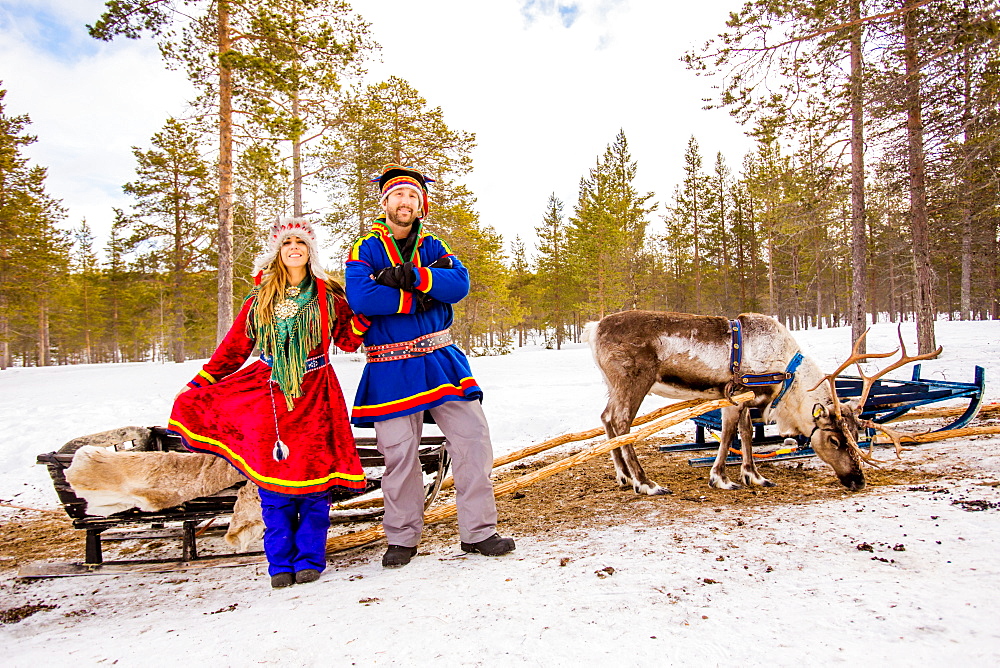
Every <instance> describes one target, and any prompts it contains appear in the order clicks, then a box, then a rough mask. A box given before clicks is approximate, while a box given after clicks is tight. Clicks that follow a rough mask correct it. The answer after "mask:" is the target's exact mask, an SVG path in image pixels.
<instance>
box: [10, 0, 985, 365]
mask: <svg viewBox="0 0 1000 668" xmlns="http://www.w3.org/2000/svg"><path fill="white" fill-rule="evenodd" d="M734 6H735V7H738V11H734V12H733V13H732V14H731V15H730V17H729V20H728V21H727V22H726V23H725V24H720V25H718V26H717V30H716V34H715V35H706V36H704V37H705V38H706V39H704V40H703V43H702V44H701V45H700V46H699V47H697V48H694V49H691V50H689V51H687V52H686V53H684V54H683V58H682V60H683V63H684V66H685V67H686V68H688V69H689V70H690V72H691V75H692V76H698V77H705V78H707V79H708V80H709V81H710V82H711V83H712V84H713V88H712V90H713V91H714V95H713V97H711V98H710V99H707V100H706V101H705V105H706V107H707V108H712V109H721V110H725V112H728V113H730V114H732V116H733V117H735V118H736V119H738V120H739V122H740V123H741V124H742V127H743V128H744V130H745V132H746V133H747V134H748V135H749V136H751V137H752V138H753V142H754V143H753V149H752V150H751V151H750V152H748V153H747V154H746V155H743V156H723V155H722V154H721V153H719V154H716V155H703V154H702V152H701V150H700V148H699V138H698V137H697V136H690V137H689V139H688V141H687V145H686V150H685V151H684V152H683V154H679V155H675V156H663V159H664V160H671V161H675V162H676V164H678V165H680V166H681V167H682V168H683V171H682V172H680V173H682V174H683V179H682V180H681V181H680V182H678V183H675V184H663V190H662V192H640V190H639V189H638V187H637V186H636V175H637V174H638V173H639V172H640V171H641V170H642V169H643V165H642V164H639V163H638V162H637V160H635V159H634V158H633V155H632V152H631V150H630V146H629V140H628V138H627V137H626V134H625V132H624V131H621V132H619V133H618V134H617V135H615V136H611V137H607V138H606V149H605V150H604V152H603V153H601V154H599V155H595V156H594V158H593V161H592V162H590V163H589V164H581V165H580V166H579V173H578V174H576V175H573V176H574V177H578V178H579V185H578V188H577V193H576V197H575V199H574V200H569V201H563V200H562V199H560V198H559V197H557V196H556V195H555V194H552V196H551V197H550V198H549V200H548V202H547V203H546V204H545V206H544V207H541V208H540V209H539V210H538V212H537V220H536V223H535V226H534V227H535V232H536V237H535V238H534V239H530V240H524V239H521V238H520V237H511V236H505V235H502V234H501V232H499V231H497V230H495V229H493V228H491V227H490V226H488V225H485V224H483V223H482V222H481V220H480V212H478V211H477V209H476V194H475V193H474V192H472V191H471V190H470V189H469V188H468V186H467V185H466V184H465V179H466V177H467V176H468V174H469V173H470V172H471V171H472V170H473V169H474V167H475V165H474V164H473V161H472V157H471V156H472V152H473V149H474V148H475V147H476V141H477V140H476V135H475V131H476V128H474V127H468V128H457V127H452V126H451V125H450V124H449V121H448V110H447V109H442V108H441V107H439V106H436V105H435V104H434V101H433V100H428V99H425V98H424V97H423V95H422V94H421V92H420V91H418V90H416V89H415V88H414V87H413V86H412V85H411V83H409V82H408V81H406V80H404V79H402V78H399V77H394V76H391V77H388V78H386V79H385V80H383V81H379V82H376V83H372V82H370V81H369V80H367V79H365V78H364V75H365V73H366V65H367V63H368V62H369V61H370V59H371V58H373V57H374V56H375V55H376V53H377V51H378V48H379V47H378V44H377V37H378V36H377V35H375V34H373V32H372V30H371V26H370V25H369V24H368V23H366V22H365V20H364V19H363V17H362V16H360V15H358V14H357V13H356V12H355V11H354V9H352V7H351V6H350V5H349V4H348V3H347V2H343V1H341V0H255V1H253V2H250V1H248V0H172V1H166V0H111V1H109V2H107V4H106V6H105V11H104V13H103V14H101V15H100V16H94V17H93V23H92V24H91V25H90V26H88V29H89V31H90V35H91V36H92V37H93V38H94V39H95V40H104V41H112V40H120V39H142V40H155V41H156V43H157V44H158V45H159V47H160V49H161V52H162V54H163V58H164V59H166V60H167V61H168V62H169V65H170V66H171V67H174V68H178V69H180V70H182V71H183V72H185V73H186V74H187V76H188V78H189V79H190V81H191V82H192V83H193V84H194V85H195V87H196V90H197V91H198V96H197V97H196V98H195V99H194V100H193V101H192V102H191V104H190V108H189V109H188V110H187V113H186V114H185V115H184V117H183V118H175V117H167V118H163V120H162V124H161V126H160V129H159V130H158V131H157V132H156V133H155V134H153V135H152V136H151V137H149V138H148V139H147V140H146V141H145V143H144V144H142V145H141V146H137V147H135V148H134V149H133V158H134V166H135V178H134V180H132V181H130V182H128V183H122V184H120V185H121V188H122V191H123V192H124V193H125V194H126V195H127V197H128V201H129V202H130V206H128V207H123V208H121V209H116V210H114V211H110V212H108V216H109V219H112V218H113V220H114V223H113V226H112V228H111V233H110V236H109V237H108V239H107V241H106V243H104V242H103V240H102V242H101V243H98V242H97V241H96V239H95V235H94V234H93V232H92V230H91V228H90V227H89V225H88V223H87V221H86V220H68V216H67V214H66V211H65V209H64V208H63V206H62V204H61V202H60V193H58V192H52V191H50V189H49V188H48V186H47V184H46V168H45V166H44V165H38V164H33V163H32V161H31V160H29V159H28V158H27V157H26V155H25V148H26V147H27V146H28V145H30V144H31V143H33V142H35V141H36V140H37V137H36V136H34V135H33V134H32V124H31V119H30V113H27V114H20V115H17V114H14V113H12V112H10V111H9V109H8V105H6V104H5V103H4V96H5V94H6V92H7V91H6V90H5V88H6V87H5V86H4V85H3V83H2V82H0V369H2V368H6V367H8V366H42V365H54V364H73V363H98V362H131V361H148V360H157V361H162V360H169V361H183V360H185V359H191V358H201V357H206V356H208V355H210V354H211V352H212V351H213V350H214V348H215V346H216V343H217V341H218V340H219V338H220V337H221V336H222V335H223V334H224V333H225V332H226V331H227V330H228V328H229V326H230V324H231V323H232V320H233V315H234V312H235V309H238V307H239V305H240V304H241V303H242V300H243V298H244V297H245V296H246V294H247V293H248V292H249V290H250V287H251V278H250V270H251V266H252V263H253V258H254V256H255V255H256V254H257V253H258V252H259V251H260V243H261V240H262V239H263V236H264V233H265V231H266V230H267V229H268V228H269V227H270V224H271V222H272V221H273V220H274V218H275V217H276V216H278V215H302V214H303V212H304V207H305V206H306V204H305V201H306V200H308V199H309V198H310V197H313V198H315V197H320V198H321V199H322V204H321V205H320V206H318V207H313V208H314V209H318V210H319V211H320V212H321V213H320V214H319V215H318V216H313V218H314V220H317V221H319V222H320V224H321V225H322V226H323V227H324V236H325V238H326V239H327V240H329V241H330V245H328V248H327V249H326V253H325V254H326V257H327V259H328V262H329V264H330V266H328V269H329V270H330V271H331V273H334V274H335V275H336V274H337V273H338V272H340V271H342V262H341V261H340V260H341V258H343V257H344V256H345V254H346V249H347V248H349V247H350V245H351V244H352V243H353V241H354V240H355V239H356V238H358V236H359V235H360V234H362V233H364V232H365V231H366V230H367V229H368V227H369V225H370V222H371V220H372V219H373V218H374V217H376V215H378V214H379V213H380V212H381V211H380V209H379V207H378V200H377V197H376V193H375V190H374V188H373V187H372V185H371V184H370V183H369V180H370V179H371V178H372V176H374V175H375V174H376V173H377V172H378V170H379V168H380V167H381V165H383V164H386V163H389V162H397V163H402V164H410V165H415V166H418V167H419V168H421V169H422V170H423V171H425V172H426V173H427V174H429V175H432V176H433V177H434V178H435V179H437V181H436V183H435V184H434V187H433V190H432V192H431V197H432V205H431V211H430V214H429V216H428V217H427V219H426V225H427V227H428V228H430V229H432V230H433V231H435V232H436V233H438V234H440V236H442V237H443V238H445V239H446V240H447V241H448V242H449V244H450V245H451V247H452V249H453V250H454V252H455V253H456V255H458V256H459V257H460V258H461V259H462V261H463V263H464V264H465V265H466V266H467V267H468V268H469V271H470V274H471V276H472V291H471V293H470V295H469V297H468V298H467V299H465V300H464V301H463V302H461V303H460V304H459V305H457V306H456V318H455V326H454V327H453V328H452V332H453V334H454V335H455V336H456V340H457V341H458V342H459V344H460V345H461V346H462V347H463V348H464V349H465V350H467V351H469V352H471V353H472V354H503V353H504V352H509V351H511V350H512V349H513V348H514V347H516V346H519V345H524V344H526V343H528V342H529V341H532V342H535V343H538V342H544V343H545V345H548V346H551V347H553V348H557V347H560V346H562V345H563V344H565V343H567V342H573V341H578V340H579V336H580V333H581V330H582V327H583V325H584V324H585V323H586V322H588V321H590V320H594V319H597V318H600V317H603V316H605V315H607V314H609V313H614V312H617V311H621V310H626V309H652V310H668V311H683V312H689V313H700V314H709V315H726V316H730V317H732V316H735V315H737V314H739V313H741V312H747V311H754V312H760V313H766V314H770V315H773V316H775V317H777V318H778V319H779V320H781V321H782V322H783V323H785V324H786V325H787V326H788V327H790V328H792V329H800V328H806V327H833V326H846V325H849V326H851V327H852V329H853V332H854V333H855V336H857V335H859V334H860V333H861V332H863V331H864V329H865V328H866V327H867V324H868V323H871V322H875V321H893V322H896V321H910V322H915V323H916V327H917V335H918V344H919V347H920V351H919V352H927V351H930V350H933V348H934V347H935V345H936V344H935V339H934V322H935V321H936V320H940V319H963V320H967V319H996V318H998V317H1000V274H998V271H1000V252H998V251H1000V248H998V244H1000V237H998V234H1000V5H998V3H997V2H996V1H995V0H786V1H783V2H777V1H775V0H749V1H748V2H746V3H745V4H743V5H742V6H740V5H734ZM180 9H183V12H181V11H179V10H180ZM665 57H666V56H665ZM671 57H676V56H671ZM2 76H3V75H2V72H0V78H2ZM597 83H598V85H599V82H597ZM626 103H627V101H623V104H626ZM706 113H707V112H706ZM670 131H672V132H680V133H684V134H685V135H689V134H690V133H685V132H684V128H683V127H672V128H671V129H670ZM310 193H311V194H310ZM56 286H58V288H59V289H54V288H55V287H56Z"/></svg>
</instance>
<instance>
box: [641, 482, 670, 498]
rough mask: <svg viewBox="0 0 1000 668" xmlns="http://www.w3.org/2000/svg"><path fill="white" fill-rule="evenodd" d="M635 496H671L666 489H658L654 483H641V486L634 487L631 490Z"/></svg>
mask: <svg viewBox="0 0 1000 668" xmlns="http://www.w3.org/2000/svg"><path fill="white" fill-rule="evenodd" d="M632 489H633V491H634V492H635V493H636V494H644V495H646V496H663V495H665V494H673V492H671V491H670V490H669V489H667V488H666V487H660V486H659V485H657V484H656V483H655V482H654V483H652V484H649V483H642V484H641V485H636V486H635V487H633V488H632Z"/></svg>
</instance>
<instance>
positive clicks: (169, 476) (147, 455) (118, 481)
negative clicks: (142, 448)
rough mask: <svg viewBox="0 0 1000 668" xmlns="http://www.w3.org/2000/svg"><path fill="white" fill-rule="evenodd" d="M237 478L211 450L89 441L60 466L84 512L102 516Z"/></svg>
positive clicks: (205, 491) (183, 497) (165, 503)
mask: <svg viewBox="0 0 1000 668" xmlns="http://www.w3.org/2000/svg"><path fill="white" fill-rule="evenodd" d="M243 479H244V478H243V476H242V475H241V474H240V472H239V471H237V470H236V469H234V468H233V467H232V466H230V465H229V464H228V463H227V462H226V461H225V460H223V459H220V458H218V457H214V456H212V455H203V454H196V453H184V452H129V451H117V452H116V451H114V450H110V449H108V448H102V447H98V446H93V445H88V446H84V447H82V448H80V449H79V450H77V451H76V453H75V454H74V455H73V463H72V465H70V467H69V468H68V469H66V481H67V482H69V484H70V485H71V486H72V487H73V491H74V492H76V495H77V496H79V497H80V498H82V499H85V500H86V501H87V513H89V514H91V515H103V516H107V515H111V514H113V513H117V512H121V511H123V510H128V509H129V508H138V509H139V510H143V511H146V512H156V511H158V510H163V509H164V508H171V507H173V506H176V505H178V504H181V503H184V502H185V501H189V500H191V499H195V498H198V497H200V496H209V495H211V494H215V493H216V492H219V491H221V490H223V489H225V488H227V487H231V486H233V485H235V484H236V483H237V482H239V481H240V480H243ZM248 486H249V487H256V486H255V485H248ZM258 512H259V504H258Z"/></svg>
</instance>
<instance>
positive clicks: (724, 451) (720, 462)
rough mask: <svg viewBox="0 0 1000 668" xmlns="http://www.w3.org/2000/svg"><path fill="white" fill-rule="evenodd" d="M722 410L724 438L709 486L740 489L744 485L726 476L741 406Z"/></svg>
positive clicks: (721, 441) (710, 475)
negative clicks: (728, 458)
mask: <svg viewBox="0 0 1000 668" xmlns="http://www.w3.org/2000/svg"><path fill="white" fill-rule="evenodd" d="M721 410H722V436H721V437H720V438H719V454H718V455H716V456H715V463H714V464H712V471H711V473H709V474H708V484H709V485H710V486H711V487H714V488H716V489H740V488H741V487H743V485H741V484H739V483H736V482H733V481H732V480H730V479H729V477H728V476H726V457H728V456H729V446H730V445H731V444H732V442H733V436H735V435H736V423H737V421H738V420H739V417H740V410H741V406H726V407H724V408H722V409H721Z"/></svg>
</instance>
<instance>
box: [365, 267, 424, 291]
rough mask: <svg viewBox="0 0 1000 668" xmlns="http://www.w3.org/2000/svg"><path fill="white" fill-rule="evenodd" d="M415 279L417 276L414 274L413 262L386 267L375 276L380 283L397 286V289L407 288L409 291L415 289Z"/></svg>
mask: <svg viewBox="0 0 1000 668" xmlns="http://www.w3.org/2000/svg"><path fill="white" fill-rule="evenodd" d="M414 280H416V277H415V276H414V275H413V263H412V262H404V263H403V264H397V265H396V266H395V267H386V268H385V269H383V270H382V271H380V272H378V274H377V275H376V276H375V282H376V283H378V284H379V285H384V286H386V287H389V288H396V289H397V290H406V291H407V292H412V291H413V281H414Z"/></svg>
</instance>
